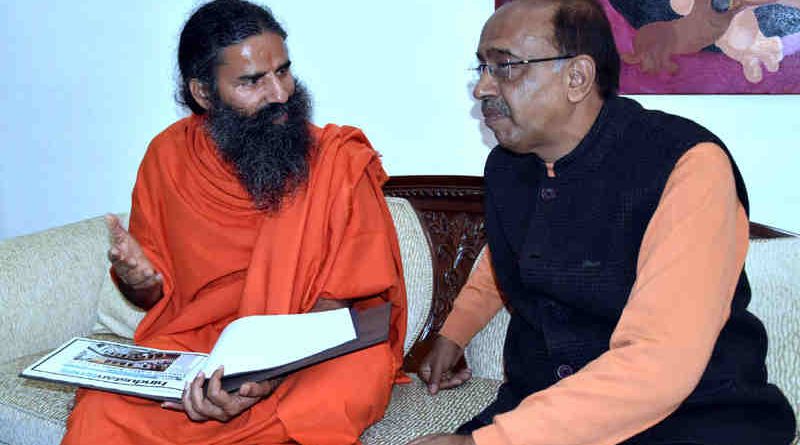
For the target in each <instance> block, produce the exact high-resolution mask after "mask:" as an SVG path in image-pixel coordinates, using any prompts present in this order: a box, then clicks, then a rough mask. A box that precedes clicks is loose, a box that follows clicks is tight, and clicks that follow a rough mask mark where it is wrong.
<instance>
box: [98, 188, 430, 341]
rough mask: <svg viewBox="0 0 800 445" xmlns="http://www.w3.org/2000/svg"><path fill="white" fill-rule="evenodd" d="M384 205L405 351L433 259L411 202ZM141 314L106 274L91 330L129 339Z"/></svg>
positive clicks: (424, 306)
mask: <svg viewBox="0 0 800 445" xmlns="http://www.w3.org/2000/svg"><path fill="white" fill-rule="evenodd" d="M386 204H387V205H388V207H389V212H390V213H391V214H392V220H393V221H394V225H395V229H396V230H397V237H398V240H399V243H400V256H401V258H402V262H403V275H404V278H405V282H406V291H407V294H408V325H407V333H406V339H405V344H404V346H405V351H406V352H408V350H409V348H410V347H411V345H413V344H414V341H416V339H417V337H418V336H419V334H420V331H422V327H423V325H424V323H425V319H426V317H427V315H428V311H429V310H430V307H431V300H432V296H433V270H432V265H433V262H432V259H431V254H430V249H429V248H428V243H427V239H426V238H425V233H424V232H423V229H422V225H421V224H420V222H419V218H418V217H417V214H416V212H415V211H414V208H413V207H412V206H411V204H409V202H408V201H407V200H405V199H403V198H393V197H389V198H386ZM120 218H121V219H122V222H123V225H125V226H127V224H128V215H127V214H125V215H120ZM104 239H105V238H104ZM143 316H144V311H142V310H140V309H138V308H137V307H135V306H133V305H132V304H130V303H128V301H127V300H126V299H125V298H124V297H123V296H122V295H121V294H120V293H119V291H118V290H117V288H116V286H114V283H113V282H112V281H111V278H110V276H109V274H108V273H106V274H105V276H104V278H103V281H102V285H101V287H100V296H99V301H98V305H97V322H96V323H95V325H94V328H93V329H92V333H94V334H115V335H118V336H120V337H125V338H133V332H134V331H135V330H136V326H137V325H138V324H139V322H140V321H141V320H142V317H143Z"/></svg>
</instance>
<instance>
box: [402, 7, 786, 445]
mask: <svg viewBox="0 0 800 445" xmlns="http://www.w3.org/2000/svg"><path fill="white" fill-rule="evenodd" d="M477 55H478V59H479V65H478V69H477V71H478V73H479V74H480V80H479V81H478V83H477V85H476V87H475V90H474V95H475V97H476V98H477V99H479V100H480V101H481V102H482V112H483V116H484V119H485V122H486V125H487V126H488V127H489V128H491V129H492V131H493V132H494V134H495V136H496V138H497V140H498V142H499V145H498V146H497V147H495V148H494V149H493V150H492V152H491V154H490V155H489V158H488V160H487V162H486V169H485V181H486V229H487V235H488V240H489V250H490V251H491V255H489V254H488V252H487V255H484V256H483V259H482V260H481V262H480V263H479V265H478V267H477V269H476V271H475V272H474V273H473V274H472V276H471V277H470V279H469V282H468V283H467V285H466V286H465V287H464V289H463V290H462V292H461V294H460V295H459V297H458V298H457V299H456V302H455V304H454V309H453V311H452V312H451V314H450V316H449V317H448V319H447V321H446V323H445V325H444V327H443V328H442V330H441V332H440V334H441V335H440V336H439V337H438V338H437V340H436V342H435V344H434V347H433V349H432V351H431V353H430V354H429V355H428V357H426V359H425V360H424V361H423V363H422V366H421V368H420V376H421V378H422V379H423V380H425V381H426V382H427V383H428V387H429V389H430V392H431V393H433V394H435V393H436V392H437V391H438V390H440V389H445V388H449V387H452V386H456V385H458V384H461V383H463V382H464V381H465V380H467V379H468V378H469V377H470V372H469V370H468V369H459V368H458V367H457V363H458V362H459V359H460V357H461V356H462V353H463V348H464V346H465V345H466V344H467V343H468V342H469V340H470V339H471V338H472V336H473V335H474V334H475V333H477V332H478V331H479V330H480V329H481V328H482V327H483V326H484V325H485V324H486V323H487V322H488V321H489V320H490V319H491V318H492V316H493V315H494V314H495V313H496V312H497V311H498V310H499V309H500V308H501V307H502V306H503V305H504V304H505V305H506V306H507V307H508V308H509V312H510V313H511V321H510V324H509V327H508V333H507V337H506V343H505V348H504V352H503V353H504V370H505V375H506V381H505V382H504V384H503V385H502V386H501V387H500V390H499V392H498V395H497V399H496V400H495V401H494V402H493V403H492V404H491V405H489V407H487V408H486V409H485V410H484V411H483V412H481V413H480V414H478V415H477V416H476V417H475V418H473V419H472V420H471V421H469V422H468V423H466V424H464V425H462V426H461V427H460V428H459V429H458V431H457V432H456V434H453V435H435V436H427V437H424V438H421V439H418V440H416V441H414V442H413V443H414V444H415V445H417V444H426V445H434V444H435V445H444V444H478V445H490V444H492V445H493V444H526V445H538V444H542V445H545V444H546V445H558V444H586V445H588V444H616V443H624V444H637V445H639V444H661V445H666V444H704V445H739V444H741V445H753V444H759V445H785V444H788V443H790V442H791V440H792V439H793V437H794V430H795V426H796V425H795V419H794V414H793V413H792V409H791V407H790V406H789V403H788V402H787V400H786V398H785V397H784V396H783V394H782V393H781V392H780V390H779V389H778V388H776V387H775V386H774V385H771V384H768V383H767V375H766V367H765V364H764V358H765V354H766V346H767V339H766V333H765V330H764V327H763V325H762V324H761V322H760V321H759V320H758V319H757V318H756V317H755V316H754V315H753V314H751V313H750V312H748V311H747V305H748V303H749V300H750V289H749V286H748V283H747V277H746V276H745V273H744V269H743V266H744V259H745V255H746V252H747V246H748V227H749V224H748V217H747V212H748V202H747V193H746V191H745V186H744V183H743V181H742V178H741V175H740V173H739V171H738V169H737V167H736V164H735V163H734V162H733V159H732V158H731V156H730V153H728V150H727V149H726V148H725V146H724V144H723V143H722V141H720V140H719V139H718V138H717V137H715V136H714V135H713V134H711V133H710V132H709V131H708V130H706V129H704V128H702V127H701V126H699V125H697V124H696V123H694V122H691V121H689V120H686V119H683V118H680V117H677V116H672V115H668V114H665V113H661V112H657V111H650V110H645V109H643V108H642V107H641V106H640V105H639V104H637V103H636V102H634V101H632V100H630V99H625V98H621V97H618V96H617V95H616V92H617V87H618V84H619V70H620V62H619V55H618V54H617V51H616V48H615V46H614V40H613V37H612V34H611V30H610V25H609V23H608V20H607V19H606V17H605V15H604V14H603V10H602V8H601V6H599V4H597V3H596V2H595V1H593V0H562V1H558V0H517V1H514V2H511V3H508V4H506V5H505V6H503V7H501V8H500V9H498V10H497V11H496V13H495V14H494V15H493V16H492V17H491V18H490V19H489V20H488V21H487V23H486V25H485V26H484V28H483V32H482V34H481V40H480V44H479V46H478V52H477Z"/></svg>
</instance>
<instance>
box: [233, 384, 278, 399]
mask: <svg viewBox="0 0 800 445" xmlns="http://www.w3.org/2000/svg"><path fill="white" fill-rule="evenodd" d="M277 386H278V385H277V382H273V381H271V380H267V381H264V382H261V383H256V382H247V383H245V384H244V385H242V386H241V388H239V392H238V395H240V396H242V397H250V398H258V399H262V398H264V397H267V396H269V395H270V394H272V391H274V390H275V388H276V387H277Z"/></svg>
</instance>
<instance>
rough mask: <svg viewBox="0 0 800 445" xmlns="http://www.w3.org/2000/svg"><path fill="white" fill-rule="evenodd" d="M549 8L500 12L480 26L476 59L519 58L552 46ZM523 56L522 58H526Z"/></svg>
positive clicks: (526, 8)
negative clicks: (507, 56) (503, 56)
mask: <svg viewBox="0 0 800 445" xmlns="http://www.w3.org/2000/svg"><path fill="white" fill-rule="evenodd" d="M552 15H553V9H552V8H543V7H537V8H529V7H523V8H515V9H504V10H500V11H498V12H497V13H496V14H495V15H493V16H492V17H491V18H490V19H489V20H488V21H487V22H486V25H485V26H484V27H483V31H482V32H481V39H480V43H479V45H478V54H479V55H480V56H486V57H491V56H499V55H509V54H508V53H511V54H513V55H518V56H519V55H520V54H518V53H526V52H530V51H537V50H545V49H548V48H551V47H552V46H553V44H552V41H553V25H552ZM529 55H530V54H527V55H526V56H529Z"/></svg>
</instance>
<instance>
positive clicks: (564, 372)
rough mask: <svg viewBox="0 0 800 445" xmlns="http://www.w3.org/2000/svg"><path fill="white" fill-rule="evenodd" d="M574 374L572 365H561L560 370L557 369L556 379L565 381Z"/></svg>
mask: <svg viewBox="0 0 800 445" xmlns="http://www.w3.org/2000/svg"><path fill="white" fill-rule="evenodd" d="M574 372H575V371H574V370H573V369H572V366H570V365H559V366H558V368H556V377H558V378H559V379H564V378H567V377H569V376H571V375H572V374H573V373H574Z"/></svg>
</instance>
